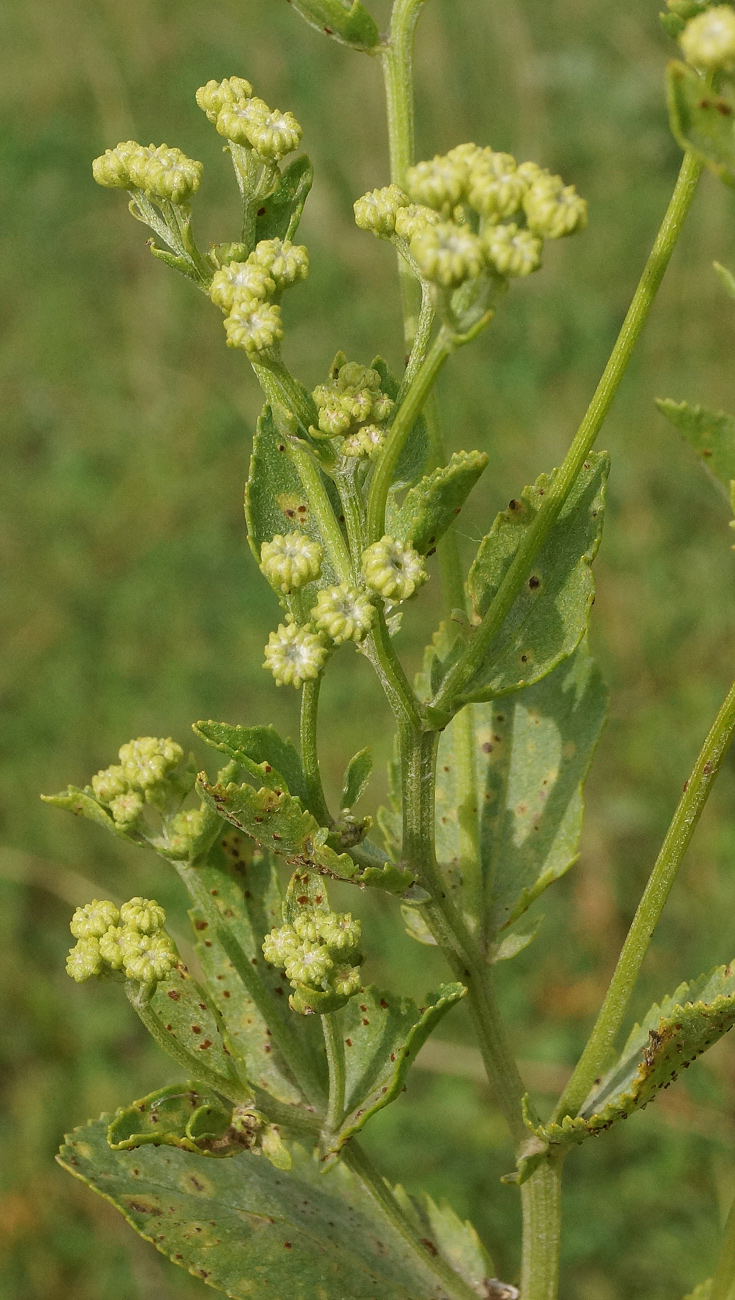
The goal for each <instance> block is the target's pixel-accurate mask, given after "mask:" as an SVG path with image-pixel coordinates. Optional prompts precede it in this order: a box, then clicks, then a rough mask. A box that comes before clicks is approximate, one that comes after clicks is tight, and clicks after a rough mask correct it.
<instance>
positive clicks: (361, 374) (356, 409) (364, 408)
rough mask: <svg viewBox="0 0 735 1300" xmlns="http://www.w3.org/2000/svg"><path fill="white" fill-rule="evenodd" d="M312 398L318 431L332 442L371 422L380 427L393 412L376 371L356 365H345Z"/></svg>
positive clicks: (351, 362) (356, 363) (315, 391)
mask: <svg viewBox="0 0 735 1300" xmlns="http://www.w3.org/2000/svg"><path fill="white" fill-rule="evenodd" d="M312 396H313V398H314V403H315V405H316V407H317V410H318V412H319V428H320V429H321V431H322V433H326V434H328V435H329V436H330V437H332V438H343V437H345V436H346V435H347V434H348V433H350V432H353V431H355V429H356V427H357V426H358V425H361V424H366V423H368V422H369V421H377V422H378V423H381V422H383V421H385V420H387V419H388V418H389V417H390V415H391V414H392V411H393V402H392V401H391V399H390V398H389V397H388V396H387V395H386V394H385V393H383V392H381V388H380V375H379V374H378V372H377V370H373V369H372V368H371V367H370V366H362V365H360V363H359V362H357V361H347V362H345V364H344V365H342V366H340V367H339V370H338V371H337V373H336V374H333V376H332V378H331V379H330V380H329V382H328V383H326V384H319V385H318V387H317V388H315V389H314V392H313V394H312ZM345 454H349V455H351V454H353V453H352V452H348V453H345Z"/></svg>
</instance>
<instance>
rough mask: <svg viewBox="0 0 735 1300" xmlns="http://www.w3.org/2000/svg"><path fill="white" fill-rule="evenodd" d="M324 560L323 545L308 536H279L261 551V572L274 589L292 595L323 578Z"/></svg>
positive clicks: (292, 534) (288, 534)
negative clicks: (306, 584) (293, 592)
mask: <svg viewBox="0 0 735 1300" xmlns="http://www.w3.org/2000/svg"><path fill="white" fill-rule="evenodd" d="M323 558H324V552H323V550H322V547H321V545H320V544H319V542H317V541H316V540H315V539H314V538H313V537H308V536H307V534H306V533H299V532H292V533H286V534H285V536H284V535H283V534H281V533H276V535H275V537H274V538H273V540H272V541H270V542H263V545H262V546H261V548H260V572H261V573H262V574H264V575H265V577H266V578H267V579H268V581H269V583H270V584H271V586H272V587H275V588H276V590H277V591H282V592H283V593H284V595H288V593H289V592H291V591H297V590H298V588H299V587H303V586H304V585H305V583H307V582H314V581H315V580H316V579H317V578H318V577H319V576H320V574H321V571H322V559H323Z"/></svg>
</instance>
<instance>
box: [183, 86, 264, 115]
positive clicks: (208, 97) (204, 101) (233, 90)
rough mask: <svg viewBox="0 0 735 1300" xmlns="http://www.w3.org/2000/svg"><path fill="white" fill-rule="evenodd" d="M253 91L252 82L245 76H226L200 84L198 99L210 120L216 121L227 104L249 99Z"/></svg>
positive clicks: (197, 93)
mask: <svg viewBox="0 0 735 1300" xmlns="http://www.w3.org/2000/svg"><path fill="white" fill-rule="evenodd" d="M252 93H253V88H252V86H251V85H250V82H249V81H245V80H244V78H243V77H225V79H224V81H208V82H207V84H206V86H200V87H199V90H198V91H197V92H196V101H197V104H198V105H199V107H200V108H201V109H202V110H203V111H204V112H205V113H206V114H207V117H208V118H209V120H210V122H216V121H217V115H218V113H220V111H221V110H222V109H223V108H224V107H225V104H237V103H238V102H241V101H244V100H246V99H249V98H250V96H251V95H252Z"/></svg>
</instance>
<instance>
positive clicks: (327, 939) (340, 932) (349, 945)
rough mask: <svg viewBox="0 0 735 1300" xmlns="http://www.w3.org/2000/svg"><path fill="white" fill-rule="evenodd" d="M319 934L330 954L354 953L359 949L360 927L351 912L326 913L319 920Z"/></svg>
mask: <svg viewBox="0 0 735 1300" xmlns="http://www.w3.org/2000/svg"><path fill="white" fill-rule="evenodd" d="M319 934H320V936H321V939H322V942H323V943H324V944H326V946H327V948H328V949H329V951H330V953H332V955H334V954H335V953H349V952H356V951H357V949H358V948H359V947H360V939H361V937H362V925H361V923H360V922H359V921H356V920H353V917H352V913H351V912H328V913H327V914H326V915H325V916H323V917H320V918H319Z"/></svg>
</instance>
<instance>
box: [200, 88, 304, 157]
mask: <svg viewBox="0 0 735 1300" xmlns="http://www.w3.org/2000/svg"><path fill="white" fill-rule="evenodd" d="M216 126H217V130H218V131H219V133H220V135H223V136H224V137H225V139H226V140H232V141H233V143H234V144H240V145H245V146H249V147H250V148H251V149H253V150H254V152H255V153H257V154H258V156H259V157H260V158H261V159H262V160H263V162H267V163H274V162H280V160H281V159H282V158H285V157H286V155H287V154H290V153H293V152H294V150H295V149H298V147H299V144H300V141H301V136H302V135H303V131H302V129H301V127H300V126H299V123H298V122H297V121H296V118H295V117H294V115H293V113H281V112H279V110H278V109H271V108H269V107H268V105H267V104H266V103H264V102H263V100H262V99H257V98H255V99H241V100H237V102H235V103H231V104H223V106H222V108H221V109H220V111H219V113H218V114H217V120H216Z"/></svg>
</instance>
